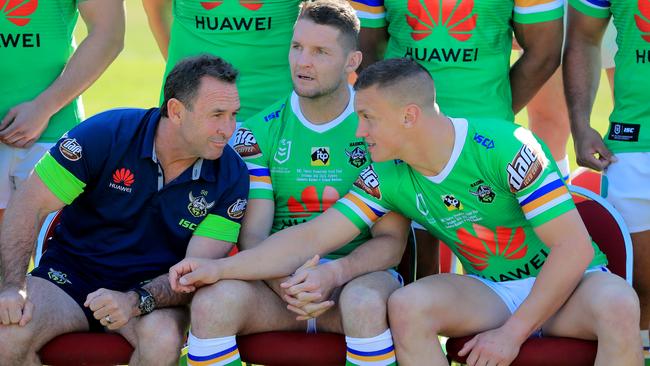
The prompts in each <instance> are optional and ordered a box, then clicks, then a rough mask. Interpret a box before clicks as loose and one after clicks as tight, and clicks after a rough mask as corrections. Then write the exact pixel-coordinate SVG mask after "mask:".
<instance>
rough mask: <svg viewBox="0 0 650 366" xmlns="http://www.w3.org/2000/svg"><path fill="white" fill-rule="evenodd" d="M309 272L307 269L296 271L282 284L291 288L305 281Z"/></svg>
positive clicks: (281, 285)
mask: <svg viewBox="0 0 650 366" xmlns="http://www.w3.org/2000/svg"><path fill="white" fill-rule="evenodd" d="M307 275H308V272H306V271H300V270H299V271H296V273H294V274H293V275H292V276H290V277H289V278H287V280H286V281H284V282H282V283H281V284H280V287H282V288H289V287H291V286H295V285H297V284H299V283H301V282H303V281H304V280H305V279H306V278H307Z"/></svg>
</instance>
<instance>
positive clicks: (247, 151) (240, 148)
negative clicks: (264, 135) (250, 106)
mask: <svg viewBox="0 0 650 366" xmlns="http://www.w3.org/2000/svg"><path fill="white" fill-rule="evenodd" d="M233 148H234V149H235V151H237V153H238V154H239V156H241V157H242V158H243V159H252V158H256V157H258V156H260V155H262V150H261V149H260V146H259V145H258V144H257V140H255V135H253V132H252V131H251V130H249V129H247V128H240V129H239V130H238V131H237V133H236V134H235V140H234V142H233Z"/></svg>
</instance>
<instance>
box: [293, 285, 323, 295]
mask: <svg viewBox="0 0 650 366" xmlns="http://www.w3.org/2000/svg"><path fill="white" fill-rule="evenodd" d="M319 289H320V286H318V285H316V284H315V283H313V282H301V283H299V284H297V285H294V286H291V287H289V288H288V289H286V290H285V291H286V292H287V293H288V294H291V295H297V294H299V293H301V292H317V291H318V290H319Z"/></svg>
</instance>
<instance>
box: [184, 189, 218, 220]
mask: <svg viewBox="0 0 650 366" xmlns="http://www.w3.org/2000/svg"><path fill="white" fill-rule="evenodd" d="M202 193H205V194H207V192H202ZM205 194H204V195H200V196H198V197H194V195H193V194H192V191H190V193H189V195H188V197H189V199H190V204H189V205H187V210H188V211H190V213H191V214H192V216H194V217H202V216H205V215H207V214H208V211H209V210H210V209H211V208H212V207H214V201H212V202H210V203H208V201H207V200H206V199H205Z"/></svg>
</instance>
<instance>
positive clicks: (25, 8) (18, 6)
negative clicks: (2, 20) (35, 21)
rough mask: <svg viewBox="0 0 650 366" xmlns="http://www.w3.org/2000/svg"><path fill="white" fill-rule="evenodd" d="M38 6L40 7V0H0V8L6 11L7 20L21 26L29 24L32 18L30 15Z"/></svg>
mask: <svg viewBox="0 0 650 366" xmlns="http://www.w3.org/2000/svg"><path fill="white" fill-rule="evenodd" d="M3 8H4V9H3ZM36 8H38V0H27V1H25V0H23V1H16V0H13V1H12V0H9V2H6V0H0V9H1V10H2V11H3V12H4V13H5V16H6V17H7V20H8V21H10V22H12V23H13V24H15V25H17V26H19V27H24V26H26V25H27V24H29V22H30V20H31V18H30V17H29V16H30V15H32V13H33V12H34V11H36Z"/></svg>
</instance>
